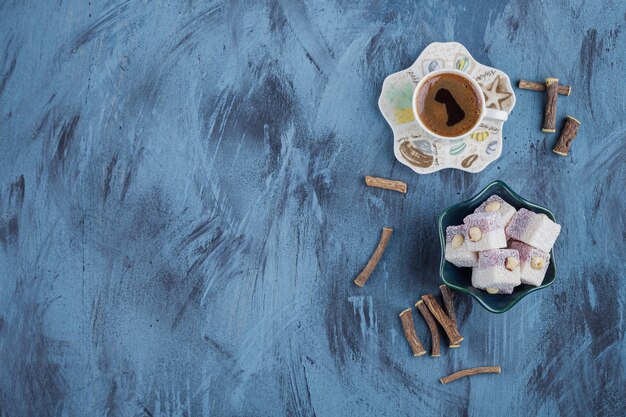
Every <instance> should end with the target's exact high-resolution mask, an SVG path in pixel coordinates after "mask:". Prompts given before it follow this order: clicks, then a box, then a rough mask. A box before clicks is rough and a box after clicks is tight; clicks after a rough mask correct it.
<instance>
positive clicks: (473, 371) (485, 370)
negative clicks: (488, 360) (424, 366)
mask: <svg viewBox="0 0 626 417" xmlns="http://www.w3.org/2000/svg"><path fill="white" fill-rule="evenodd" d="M500 372H502V369H500V367H499V366H479V367H477V368H469V369H463V370H462V371H458V372H455V373H453V374H451V375H448V376H445V377H443V378H439V381H441V383H442V384H448V383H450V382H452V381H456V380H457V379H459V378H463V377H466V376H472V375H478V374H499V373H500Z"/></svg>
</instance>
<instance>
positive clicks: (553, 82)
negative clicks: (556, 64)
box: [541, 77, 559, 133]
mask: <svg viewBox="0 0 626 417" xmlns="http://www.w3.org/2000/svg"><path fill="white" fill-rule="evenodd" d="M558 87H559V79H558V78H553V77H551V78H546V108H545V111H544V112H543V126H542V127H541V131H542V132H544V133H553V132H556V103H557V101H558V91H557V90H558Z"/></svg>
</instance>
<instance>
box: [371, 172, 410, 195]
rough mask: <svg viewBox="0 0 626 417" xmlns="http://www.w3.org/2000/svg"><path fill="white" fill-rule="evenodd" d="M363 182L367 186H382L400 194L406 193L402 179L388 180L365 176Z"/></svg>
mask: <svg viewBox="0 0 626 417" xmlns="http://www.w3.org/2000/svg"><path fill="white" fill-rule="evenodd" d="M365 184H367V186H369V187H376V188H384V189H386V190H392V191H397V192H399V193H402V194H406V189H407V187H406V183H405V182H402V181H395V180H388V179H385V178H378V177H370V176H369V175H368V176H366V177H365Z"/></svg>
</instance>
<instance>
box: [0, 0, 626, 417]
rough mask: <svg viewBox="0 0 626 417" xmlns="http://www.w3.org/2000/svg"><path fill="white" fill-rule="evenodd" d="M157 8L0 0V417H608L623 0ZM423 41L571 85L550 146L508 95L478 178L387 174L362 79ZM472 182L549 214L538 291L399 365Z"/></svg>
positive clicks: (622, 122) (620, 358)
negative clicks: (419, 302)
mask: <svg viewBox="0 0 626 417" xmlns="http://www.w3.org/2000/svg"><path fill="white" fill-rule="evenodd" d="M168 3H169V4H166V2H140V1H126V2H119V1H108V2H91V3H88V2H85V1H59V2H54V3H52V2H46V4H44V3H41V2H29V1H5V2H2V4H0V39H1V41H2V42H1V45H0V47H1V50H0V118H1V119H0V280H1V281H0V415H1V416H2V417H9V416H11V417H14V416H47V415H50V416H169V415H173V416H174V415H175V416H199V415H241V416H265V415H266V416H269V415H302V416H309V415H317V416H340V415H345V416H350V415H354V416H361V415H376V416H396V415H423V416H430V415H432V416H440V415H445V416H457V415H459V416H465V415H467V416H486V415H489V416H502V415H508V416H536V415H541V416H553V415H561V416H573V415H585V416H589V415H598V416H618V415H620V416H623V415H625V414H626V410H625V405H624V398H625V397H626V395H625V394H626V393H625V388H624V387H625V386H626V377H625V374H626V347H625V346H624V330H625V319H624V312H625V302H626V295H625V294H626V293H625V289H626V288H625V287H626V284H625V281H624V272H623V271H624V266H625V265H624V258H623V256H624V253H625V250H624V249H625V248H624V230H625V224H624V223H625V221H624V198H623V194H622V193H623V187H624V183H625V179H626V178H625V177H626V176H625V171H626V169H625V166H624V159H625V158H626V154H625V152H624V141H625V140H626V102H625V99H624V89H623V86H624V83H623V77H624V73H625V72H626V63H625V59H626V37H625V36H626V35H625V31H624V29H625V28H624V26H625V19H626V6H625V5H624V3H623V2H621V1H614V2H610V1H607V2H603V3H602V4H601V3H600V2H591V1H586V2H585V1H571V2H565V1H558V2H557V1H550V2H539V1H537V2H528V1H509V2H506V1H501V2H494V1H477V2H471V5H470V4H468V5H467V6H463V5H460V4H457V2H453V1H450V2H448V3H446V2H443V1H438V2H434V1H433V2H413V1H407V2H401V1H398V2H392V3H390V4H386V2H372V3H368V2H337V1H320V2H307V3H306V4H305V3H300V2H292V1H280V2H264V3H255V4H250V3H244V2H215V3H203V2H195V1H187V2H182V1H180V2H168ZM468 3H469V2H468ZM446 40H456V41H459V42H462V43H463V44H464V45H465V46H466V47H467V48H468V49H469V50H470V52H471V53H472V54H473V55H474V57H476V59H477V60H479V61H480V62H483V63H485V64H487V65H492V66H495V67H497V68H501V69H503V70H505V71H506V72H508V74H509V75H510V77H511V79H512V80H514V81H517V80H519V79H520V78H526V79H535V80H540V79H542V78H544V77H546V76H557V77H559V78H560V79H561V80H562V81H563V82H566V83H569V84H571V85H572V88H573V93H572V95H571V96H570V97H561V98H560V99H559V109H558V117H559V121H560V120H562V118H563V117H564V116H565V115H566V114H572V115H574V116H576V117H577V118H579V119H580V120H581V121H582V128H581V132H580V135H579V138H578V139H577V140H576V142H575V143H574V146H573V151H572V154H571V156H570V157H566V158H562V157H557V156H556V155H554V154H553V153H552V152H551V149H552V146H553V143H554V141H555V139H556V137H555V135H543V134H541V132H540V130H539V127H540V124H541V118H542V106H543V95H542V94H541V93H535V92H530V91H519V90H517V99H518V101H517V105H516V107H515V110H514V111H513V113H512V114H511V117H510V121H509V122H508V123H507V124H506V126H505V148H504V153H503V156H502V158H501V159H500V160H499V161H498V162H497V163H494V164H492V165H490V166H489V167H488V168H487V169H486V170H485V171H483V172H482V173H480V174H468V173H462V172H457V171H450V170H446V171H444V172H440V173H436V174H432V175H428V176H418V175H416V174H414V173H412V172H411V171H410V170H409V169H408V168H406V167H404V166H403V165H401V164H400V163H398V162H396V161H395V159H394V157H393V152H392V143H391V137H392V136H391V131H390V129H389V128H388V126H387V125H386V123H385V121H384V119H383V118H382V116H381V115H380V114H379V112H378V109H377V105H376V102H377V98H378V94H379V89H380V87H381V85H382V81H383V79H384V77H385V76H386V75H387V74H389V73H392V72H395V71H398V70H400V69H403V68H406V67H407V66H409V65H410V64H411V63H412V62H413V60H414V59H415V57H417V55H418V54H419V52H420V51H421V50H422V49H423V48H424V47H425V45H427V44H428V43H430V42H432V41H446ZM559 124H560V122H559ZM364 175H378V176H384V177H391V178H395V179H400V180H404V181H406V182H407V183H408V184H409V192H408V194H407V195H406V196H402V195H400V194H398V193H393V192H385V191H381V190H375V189H368V188H366V187H364V185H363V176H364ZM496 178H500V179H502V180H504V181H506V182H507V183H508V184H510V185H511V186H512V187H513V188H514V189H515V190H516V191H518V192H519V193H520V194H521V195H522V196H524V197H526V198H528V199H529V200H531V201H536V202H537V203H540V204H542V205H545V206H547V207H549V208H550V209H552V211H553V212H554V213H555V214H556V216H557V219H558V220H559V221H560V222H561V223H562V225H563V233H562V235H561V237H560V238H559V241H558V243H557V245H556V248H555V251H556V254H557V256H558V258H559V270H560V272H559V276H558V278H557V280H556V282H555V284H554V285H553V286H552V287H551V288H549V289H545V290H542V291H539V292H536V293H534V294H531V295H530V296H528V297H527V298H526V299H524V300H523V301H522V302H521V303H520V304H519V305H517V306H515V308H513V310H511V311H510V312H508V313H506V314H504V315H494V314H490V313H488V312H487V311H485V310H484V309H482V308H481V307H480V306H478V305H477V304H476V303H473V302H472V301H471V300H470V299H469V298H467V297H464V296H460V297H459V300H458V304H459V306H458V312H459V321H460V327H461V329H462V333H463V334H464V335H465V338H466V339H465V342H464V343H463V346H462V348H460V349H457V350H454V351H448V349H447V348H445V349H444V351H443V355H442V357H440V358H438V359H433V358H429V357H422V358H413V357H412V356H411V355H410V351H409V348H408V345H407V344H406V341H405V340H404V338H403V335H402V330H401V327H400V323H399V319H398V313H399V312H400V311H401V310H402V309H404V308H406V307H408V306H410V305H412V303H413V302H414V301H415V300H416V298H417V297H418V296H419V295H420V294H423V293H426V292H435V291H436V289H437V285H438V277H437V268H438V261H439V245H438V243H437V234H436V224H435V218H436V215H437V214H439V213H440V212H441V211H442V210H443V209H444V208H446V207H448V206H449V205H451V204H453V203H455V202H458V201H461V200H463V199H465V198H467V197H469V196H471V195H473V194H474V193H476V192H477V191H478V190H479V189H481V188H482V187H483V186H484V185H486V184H487V183H488V182H490V181H491V180H493V179H496ZM382 226H390V227H393V228H394V229H395V232H394V235H393V237H392V240H391V243H390V245H389V247H388V249H387V252H386V253H385V256H384V258H383V260H382V262H381V264H380V265H379V266H378V268H377V269H376V271H375V273H374V274H373V276H372V278H371V279H370V281H369V282H368V283H367V285H366V287H365V288H363V289H359V288H357V287H355V286H354V284H353V283H352V279H353V278H354V277H355V276H356V274H357V273H358V272H359V271H360V269H361V268H362V267H363V265H364V264H365V262H366V261H367V259H368V257H369V255H370V253H371V251H372V250H373V248H374V246H375V245H376V242H377V241H378V238H379V234H380V229H381V227H382ZM416 323H417V326H418V327H417V330H418V333H419V334H420V336H421V337H422V339H423V340H424V341H425V342H426V343H427V344H428V339H429V338H428V336H427V329H426V326H425V325H424V324H423V323H422V322H421V320H417V317H416ZM487 364H499V365H501V366H502V368H503V373H502V374H501V375H498V376H478V377H474V378H472V379H465V380H462V381H458V382H455V383H453V384H450V385H446V386H443V385H441V384H440V383H439V381H438V378H439V377H441V376H443V375H446V374H448V373H451V372H453V371H455V370H458V369H460V368H464V367H470V366H478V365H487Z"/></svg>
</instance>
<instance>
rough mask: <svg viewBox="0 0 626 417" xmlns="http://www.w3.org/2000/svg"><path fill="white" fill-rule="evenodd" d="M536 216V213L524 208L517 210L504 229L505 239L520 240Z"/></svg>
mask: <svg viewBox="0 0 626 417" xmlns="http://www.w3.org/2000/svg"><path fill="white" fill-rule="evenodd" d="M536 215H537V214H536V213H534V212H532V211H530V210H527V209H525V208H521V209H519V210H517V213H515V215H514V216H513V218H512V219H511V221H510V222H509V225H508V226H507V227H506V229H505V233H506V237H507V239H516V240H522V239H523V236H524V234H525V233H526V231H528V229H529V228H530V224H531V223H532V221H533V218H534V217H535V216H536Z"/></svg>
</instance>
